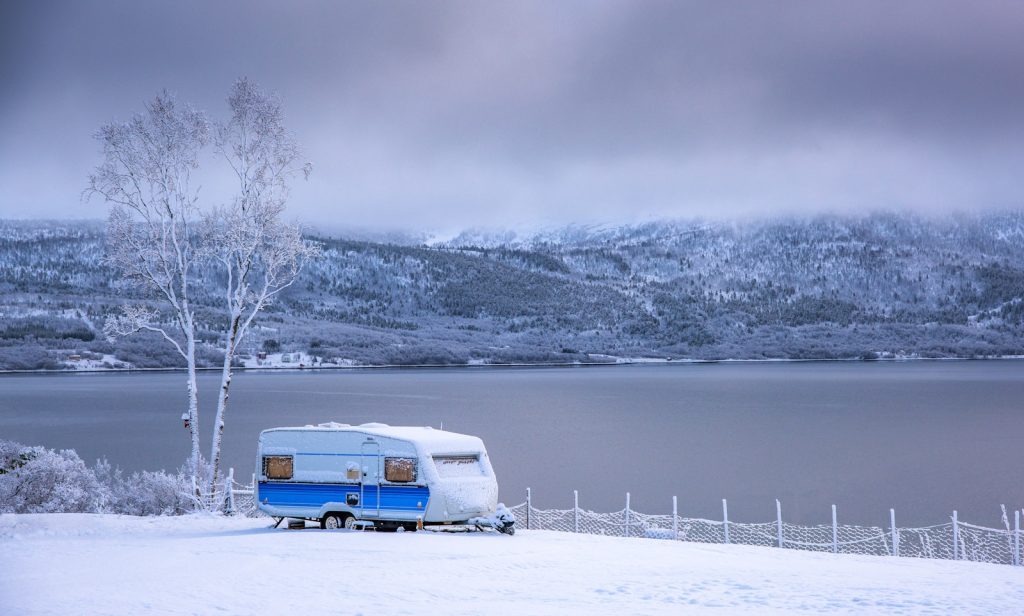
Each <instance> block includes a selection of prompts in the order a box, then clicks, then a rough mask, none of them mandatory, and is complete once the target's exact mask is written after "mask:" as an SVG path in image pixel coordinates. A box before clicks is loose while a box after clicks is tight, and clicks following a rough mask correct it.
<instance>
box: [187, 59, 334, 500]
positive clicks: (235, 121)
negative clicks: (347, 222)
mask: <svg viewBox="0 0 1024 616" xmlns="http://www.w3.org/2000/svg"><path fill="white" fill-rule="evenodd" d="M228 105H229V107H230V110H231V119H230V120H229V121H228V122H226V123H222V124H219V125H218V126H217V129H216V133H215V139H214V144H215V149H216V151H217V153H218V154H219V155H220V156H221V157H222V158H223V159H224V160H225V161H226V162H227V164H228V165H229V166H230V168H231V170H232V171H233V172H234V175H235V177H236V178H237V191H238V192H237V194H236V195H235V197H234V199H233V200H232V202H231V203H230V204H228V205H225V206H223V207H219V208H216V209H214V210H213V212H212V213H211V215H210V216H209V217H208V218H207V221H206V224H205V225H204V227H205V233H206V234H207V244H208V246H209V249H210V253H211V255H212V256H213V258H214V259H215V260H216V262H217V264H218V265H219V266H220V268H221V269H222V270H223V271H222V273H223V276H224V281H225V285H224V289H223V298H224V306H225V308H226V309H227V322H226V324H225V325H226V326H225V329H224V334H223V344H224V364H223V368H222V371H221V385H220V390H219V391H218V396H217V414H216V417H215V418H214V424H213V437H212V445H211V449H210V463H211V472H210V477H209V481H210V484H209V488H210V492H211V493H215V491H216V488H217V485H218V479H219V476H220V457H221V441H222V438H223V435H224V420H225V414H226V412H227V407H228V397H229V394H230V388H231V378H232V362H233V360H234V358H235V355H236V353H237V350H238V347H239V344H241V342H242V340H243V339H244V338H245V335H246V333H248V331H249V327H250V326H251V325H252V323H253V321H254V319H255V318H256V316H257V315H258V314H259V313H260V311H261V310H263V309H264V308H266V307H267V306H268V305H269V304H271V303H272V302H273V301H274V300H275V299H276V298H277V297H278V295H279V294H280V293H281V292H282V291H284V290H285V289H287V288H288V287H290V286H291V285H292V283H294V282H295V279H296V278H297V277H298V274H299V271H300V270H301V268H302V265H303V263H304V262H305V261H306V260H307V259H309V258H310V257H312V256H314V255H315V254H317V248H316V247H315V246H314V245H312V244H310V243H309V242H307V241H306V240H304V239H303V238H302V233H301V230H300V228H299V227H298V225H295V224H291V223H288V222H286V221H285V220H284V219H283V215H284V210H285V205H286V203H287V200H288V192H289V191H288V183H289V181H290V179H291V178H293V177H295V176H296V175H300V176H302V177H307V178H308V177H309V172H310V165H309V164H308V163H302V162H301V151H300V149H299V146H298V144H297V143H296V141H295V139H294V138H293V137H292V135H291V133H289V132H288V131H287V130H286V129H285V127H284V112H283V110H282V108H281V102H280V101H279V100H278V99H277V98H276V97H275V96H273V95H270V94H268V93H266V92H264V91H263V90H262V89H260V88H259V87H258V86H257V85H256V84H254V83H253V82H251V81H249V80H247V79H241V80H239V81H237V82H235V84H234V86H233V87H232V89H231V94H230V96H229V97H228Z"/></svg>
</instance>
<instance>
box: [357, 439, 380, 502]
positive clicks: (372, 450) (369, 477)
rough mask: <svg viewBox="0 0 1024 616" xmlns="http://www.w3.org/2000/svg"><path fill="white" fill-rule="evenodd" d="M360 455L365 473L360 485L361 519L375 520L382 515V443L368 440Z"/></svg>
mask: <svg viewBox="0 0 1024 616" xmlns="http://www.w3.org/2000/svg"><path fill="white" fill-rule="evenodd" d="M360 453H362V458H363V472H362V481H361V483H360V484H359V508H360V513H359V517H360V518H363V519H366V518H375V517H377V516H379V515H380V473H381V470H380V464H381V460H380V443H378V442H376V441H372V440H367V441H365V442H364V443H363V449H362V451H361V452H360Z"/></svg>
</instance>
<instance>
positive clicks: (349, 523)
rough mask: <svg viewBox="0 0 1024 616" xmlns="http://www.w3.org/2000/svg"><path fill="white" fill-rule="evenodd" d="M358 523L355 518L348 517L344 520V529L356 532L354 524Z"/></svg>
mask: <svg viewBox="0 0 1024 616" xmlns="http://www.w3.org/2000/svg"><path fill="white" fill-rule="evenodd" d="M358 521H359V520H357V519H356V518H355V516H351V515H350V516H348V517H347V518H345V528H347V529H348V530H356V528H357V526H356V522H358Z"/></svg>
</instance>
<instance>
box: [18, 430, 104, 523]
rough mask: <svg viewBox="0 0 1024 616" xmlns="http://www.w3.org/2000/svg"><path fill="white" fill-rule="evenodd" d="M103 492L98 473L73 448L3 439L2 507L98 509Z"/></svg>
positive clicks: (37, 510)
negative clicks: (32, 444) (34, 445)
mask: <svg viewBox="0 0 1024 616" xmlns="http://www.w3.org/2000/svg"><path fill="white" fill-rule="evenodd" d="M102 492H103V490H102V488H101V486H100V483H99V482H98V481H97V480H96V474H95V473H94V472H93V471H92V470H91V469H89V468H88V467H87V466H86V465H85V463H84V462H82V459H81V458H79V457H78V454H77V453H75V451H74V450H73V449H65V450H61V451H54V450H52V449H46V448H45V447H27V446H25V445H21V444H19V443H14V442H11V441H0V511H2V512H5V513H56V512H72V513H79V512H88V511H96V509H97V506H98V505H99V503H100V501H101V500H102V498H103V494H102Z"/></svg>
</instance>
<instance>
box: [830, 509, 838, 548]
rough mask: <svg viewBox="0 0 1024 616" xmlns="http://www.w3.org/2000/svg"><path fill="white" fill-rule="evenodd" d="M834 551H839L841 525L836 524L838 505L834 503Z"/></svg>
mask: <svg viewBox="0 0 1024 616" xmlns="http://www.w3.org/2000/svg"><path fill="white" fill-rule="evenodd" d="M832 553H833V554H838V553H839V526H838V524H836V506H835V505H832Z"/></svg>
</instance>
